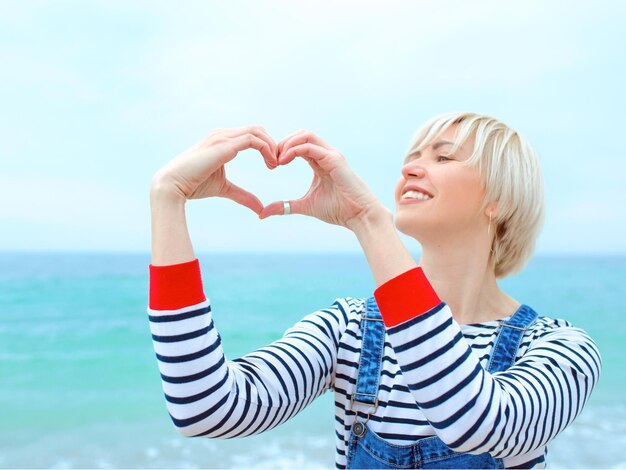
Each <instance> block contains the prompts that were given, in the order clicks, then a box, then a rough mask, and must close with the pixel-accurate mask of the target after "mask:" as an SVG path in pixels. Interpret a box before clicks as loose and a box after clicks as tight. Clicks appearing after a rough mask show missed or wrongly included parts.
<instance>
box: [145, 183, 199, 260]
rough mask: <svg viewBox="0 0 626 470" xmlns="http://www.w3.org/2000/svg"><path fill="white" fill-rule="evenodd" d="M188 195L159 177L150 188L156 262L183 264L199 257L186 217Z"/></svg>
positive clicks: (153, 258) (154, 257)
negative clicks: (180, 192)
mask: <svg viewBox="0 0 626 470" xmlns="http://www.w3.org/2000/svg"><path fill="white" fill-rule="evenodd" d="M185 202H186V199H185V198H184V197H183V196H182V195H179V194H177V193H176V191H175V190H173V189H171V188H169V187H168V186H167V185H166V184H164V183H162V182H159V181H158V180H155V182H153V184H152V188H151V190H150V207H151V215H152V265H154V266H164V265H171V264H179V263H184V262H187V261H192V260H193V259H195V254H194V251H193V246H192V244H191V239H190V237H189V231H188V229H187V219H186V217H185Z"/></svg>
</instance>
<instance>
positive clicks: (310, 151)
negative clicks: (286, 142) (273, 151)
mask: <svg viewBox="0 0 626 470" xmlns="http://www.w3.org/2000/svg"><path fill="white" fill-rule="evenodd" d="M296 157H304V158H305V159H307V161H308V159H311V160H313V162H314V163H317V165H318V167H319V168H321V169H322V170H324V171H326V172H330V171H331V170H333V169H334V168H336V167H337V162H338V159H340V158H341V155H340V154H339V153H337V152H336V151H335V150H330V149H327V148H325V147H320V146H319V145H315V144H308V143H307V144H301V145H296V146H295V147H291V148H290V149H289V150H287V151H286V152H285V153H284V154H281V155H280V158H279V164H280V165H287V164H288V163H290V162H291V161H293V159H294V158H296ZM313 162H309V163H311V166H313V165H312V163H313Z"/></svg>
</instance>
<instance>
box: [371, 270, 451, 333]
mask: <svg viewBox="0 0 626 470" xmlns="http://www.w3.org/2000/svg"><path fill="white" fill-rule="evenodd" d="M374 298H375V299H376V303H377V304H378V308H379V309H380V314H381V315H382V317H383V322H384V323H385V326H387V328H391V327H392V326H396V325H399V324H400V323H404V322H405V321H407V320H410V319H411V318H415V317H417V316H418V315H421V314H422V313H426V312H428V311H430V310H432V309H433V308H435V307H436V306H437V305H439V304H440V303H441V300H440V299H439V296H438V295H437V293H436V292H435V291H434V289H433V286H431V285H430V282H429V281H428V279H427V278H426V276H425V275H424V271H422V268H420V267H419V266H418V267H416V268H413V269H410V270H408V271H405V272H403V273H402V274H400V275H398V276H396V277H394V278H393V279H390V280H389V281H387V282H385V283H384V284H382V285H381V286H380V287H378V288H377V289H376V290H375V291H374Z"/></svg>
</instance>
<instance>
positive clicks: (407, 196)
mask: <svg viewBox="0 0 626 470" xmlns="http://www.w3.org/2000/svg"><path fill="white" fill-rule="evenodd" d="M432 198H433V197H432V196H430V195H428V194H425V193H422V192H421V191H415V190H410V191H407V192H406V193H404V194H403V195H402V197H401V198H400V202H402V201H428V200H430V199H432Z"/></svg>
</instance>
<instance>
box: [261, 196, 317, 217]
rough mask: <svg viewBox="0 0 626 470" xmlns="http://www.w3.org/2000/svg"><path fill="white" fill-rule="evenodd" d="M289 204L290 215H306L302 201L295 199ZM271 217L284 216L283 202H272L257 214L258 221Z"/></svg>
mask: <svg viewBox="0 0 626 470" xmlns="http://www.w3.org/2000/svg"><path fill="white" fill-rule="evenodd" d="M287 202H289V209H290V214H303V215H306V210H305V207H306V206H305V204H304V202H303V200H302V199H295V200H293V201H287ZM273 215H285V201H276V202H272V203H271V204H270V205H268V206H265V207H264V208H263V210H262V211H261V212H260V213H259V218H260V219H266V218H267V217H271V216H273Z"/></svg>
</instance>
